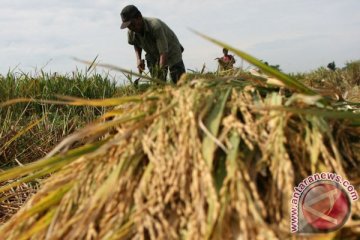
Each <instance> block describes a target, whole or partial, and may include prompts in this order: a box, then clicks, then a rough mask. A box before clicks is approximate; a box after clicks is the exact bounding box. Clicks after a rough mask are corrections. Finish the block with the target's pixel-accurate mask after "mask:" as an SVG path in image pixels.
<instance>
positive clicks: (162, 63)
mask: <svg viewBox="0 0 360 240" xmlns="http://www.w3.org/2000/svg"><path fill="white" fill-rule="evenodd" d="M166 66H167V54H166V53H161V54H160V60H159V67H160V68H164V67H166Z"/></svg>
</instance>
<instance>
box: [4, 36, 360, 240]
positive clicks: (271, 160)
mask: <svg viewBox="0 0 360 240" xmlns="http://www.w3.org/2000/svg"><path fill="white" fill-rule="evenodd" d="M209 40H210V41H213V42H214V43H216V44H219V45H221V46H224V47H227V48H228V49H229V50H230V51H232V52H234V53H235V54H237V55H238V56H239V57H241V58H243V59H244V60H246V61H248V62H250V63H251V64H253V65H254V66H256V67H257V68H258V71H256V72H255V73H251V72H245V71H243V70H241V69H234V70H233V71H227V72H221V73H219V72H217V73H193V74H187V75H186V76H183V77H182V79H181V80H180V81H179V83H178V84H177V86H172V85H166V84H165V85H159V84H158V83H150V84H147V85H142V86H140V89H139V88H135V87H134V86H130V85H129V86H124V87H117V86H115V84H113V83H112V82H111V81H110V80H109V79H107V78H103V77H100V76H97V75H94V76H86V75H85V76H84V75H81V74H79V75H74V76H70V77H63V76H54V75H47V74H45V73H43V76H37V77H35V78H33V77H29V76H28V75H21V76H20V77H18V76H14V75H11V74H10V75H8V76H2V77H1V81H4V84H1V86H2V88H0V93H1V95H0V96H1V97H2V96H6V97H3V98H1V101H2V103H1V108H0V117H1V122H3V126H2V130H1V132H0V142H1V145H0V146H1V150H0V157H1V158H0V163H1V166H2V167H1V170H2V172H1V173H0V182H1V185H0V186H1V187H0V192H1V194H0V200H1V203H0V218H1V219H2V224H1V226H0V239H16V240H17V239H296V238H300V237H299V236H296V235H294V234H291V233H290V207H289V205H290V202H291V196H292V193H293V189H294V187H295V186H297V185H298V183H299V182H301V181H302V179H304V178H306V177H307V176H310V175H312V174H314V173H317V172H335V173H337V174H338V175H341V176H342V177H344V178H346V179H348V180H349V181H350V182H351V184H352V185H353V186H354V187H355V188H356V189H357V190H359V187H360V171H359V167H360V144H359V143H360V110H359V109H360V104H359V100H360V92H359V79H360V62H350V63H348V64H347V66H346V67H345V68H344V69H337V70H335V71H330V70H327V69H324V68H319V69H318V70H316V71H314V72H311V73H304V74H293V75H286V74H284V73H282V72H279V71H277V70H276V69H272V68H271V67H269V66H266V65H265V64H263V63H261V62H260V61H258V60H257V59H256V58H253V57H252V56H250V55H248V54H246V53H244V52H242V51H240V50H238V49H235V48H232V47H231V46H227V45H225V44H223V43H221V42H218V41H216V40H214V39H209ZM22 81H24V85H22ZM150 81H151V80H150ZM56 84H58V85H56ZM65 84H69V85H65ZM3 86H4V87H3ZM26 86H33V89H30V88H29V87H26ZM34 93H35V94H34ZM11 99H18V100H17V101H12V100H11ZM40 99H41V100H40ZM34 136H38V137H34ZM34 139H36V140H34ZM38 148H40V150H38ZM35 158H36V159H39V160H37V161H34V160H35ZM359 234H360V204H359V201H357V202H353V204H352V211H351V216H350V218H349V220H348V222H347V223H346V224H345V225H344V227H343V228H341V229H340V230H338V231H334V232H329V233H325V234H310V235H306V236H301V238H302V239H357V237H358V236H359Z"/></svg>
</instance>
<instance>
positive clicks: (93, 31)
mask: <svg viewBox="0 0 360 240" xmlns="http://www.w3.org/2000/svg"><path fill="white" fill-rule="evenodd" d="M127 4H134V5H136V6H137V7H138V8H139V10H140V11H141V12H142V14H143V15H144V16H148V17H157V18H160V19H162V20H163V21H164V22H166V23H167V24H168V25H169V26H170V27H171V28H172V29H173V30H174V32H175V33H176V34H177V36H178V38H179V40H180V42H181V43H182V45H183V46H184V47H185V52H184V56H183V58H184V62H185V66H186V68H188V69H193V70H199V69H201V68H202V65H203V64H204V63H205V64H206V66H207V70H209V71H214V70H216V61H215V60H214V58H215V57H219V56H221V55H222V50H221V48H219V47H218V46H216V45H213V44H212V43H209V42H207V41H206V40H204V39H202V38H200V37H199V36H197V35H195V34H194V33H192V32H191V31H190V30H189V28H192V29H195V30H197V31H199V32H202V33H204V34H206V35H208V36H211V37H214V38H216V39H219V40H221V41H224V42H227V43H229V44H230V45H232V46H234V47H236V48H238V49H240V50H243V51H246V52H247V53H249V54H251V55H253V56H255V57H257V58H259V59H263V60H266V61H268V62H269V63H270V64H279V65H280V67H281V68H282V69H283V70H284V71H285V72H304V71H310V70H313V69H316V68H317V67H320V66H326V65H327V64H328V63H329V62H331V61H335V63H336V65H337V66H339V67H341V66H343V65H344V64H345V63H346V62H348V61H351V60H358V59H360V14H359V13H360V0H237V1H235V0H143V1H127V0H126V1H119V0H93V1H89V0H31V1H29V0H1V8H0V74H5V73H6V72H7V71H8V70H9V68H10V69H12V68H14V67H16V66H18V67H17V69H18V70H22V71H25V72H34V70H35V69H41V68H42V67H44V66H45V67H44V71H45V72H49V71H51V72H61V73H67V72H71V71H73V70H75V69H76V66H78V68H79V69H85V66H84V65H83V64H81V63H78V62H75V61H74V60H72V57H77V58H80V59H86V60H90V61H91V60H92V59H94V57H95V56H96V55H99V59H100V61H101V62H102V63H110V64H114V65H117V66H120V67H123V68H127V69H133V70H134V71H136V63H135V54H134V51H133V48H132V46H130V45H128V44H127V39H126V36H127V34H126V31H127V30H120V28H119V26H120V22H121V18H120V11H121V10H122V8H123V7H124V6H126V5H127ZM236 59H237V60H238V61H237V63H236V65H237V66H240V65H241V61H240V59H239V58H238V57H237V58H236ZM49 61H50V62H49ZM47 63H48V64H47ZM46 64H47V65H46ZM245 66H246V65H245Z"/></svg>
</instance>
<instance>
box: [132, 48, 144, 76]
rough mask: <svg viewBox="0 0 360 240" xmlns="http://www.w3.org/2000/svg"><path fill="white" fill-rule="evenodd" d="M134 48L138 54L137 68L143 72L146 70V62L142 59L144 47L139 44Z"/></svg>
mask: <svg viewBox="0 0 360 240" xmlns="http://www.w3.org/2000/svg"><path fill="white" fill-rule="evenodd" d="M134 49H135V55H136V62H137V68H138V69H139V72H140V73H142V72H143V71H144V70H145V64H144V62H143V61H141V53H142V49H141V48H139V47H137V46H134Z"/></svg>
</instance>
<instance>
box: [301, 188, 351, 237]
mask: <svg viewBox="0 0 360 240" xmlns="http://www.w3.org/2000/svg"><path fill="white" fill-rule="evenodd" d="M301 207H302V212H303V216H304V219H305V220H306V222H307V223H308V224H309V225H310V226H312V227H313V228H314V229H315V230H317V231H321V232H324V231H333V230H336V229H338V228H340V227H342V226H343V225H344V224H345V222H346V221H347V219H348V217H349V215H350V211H351V203H350V199H349V197H348V195H347V193H346V192H345V191H344V190H343V189H342V187H341V186H339V185H337V184H336V183H334V182H330V181H321V182H319V183H316V184H313V185H312V186H311V187H309V189H308V191H306V193H305V194H304V197H303V199H302V202H301Z"/></svg>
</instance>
